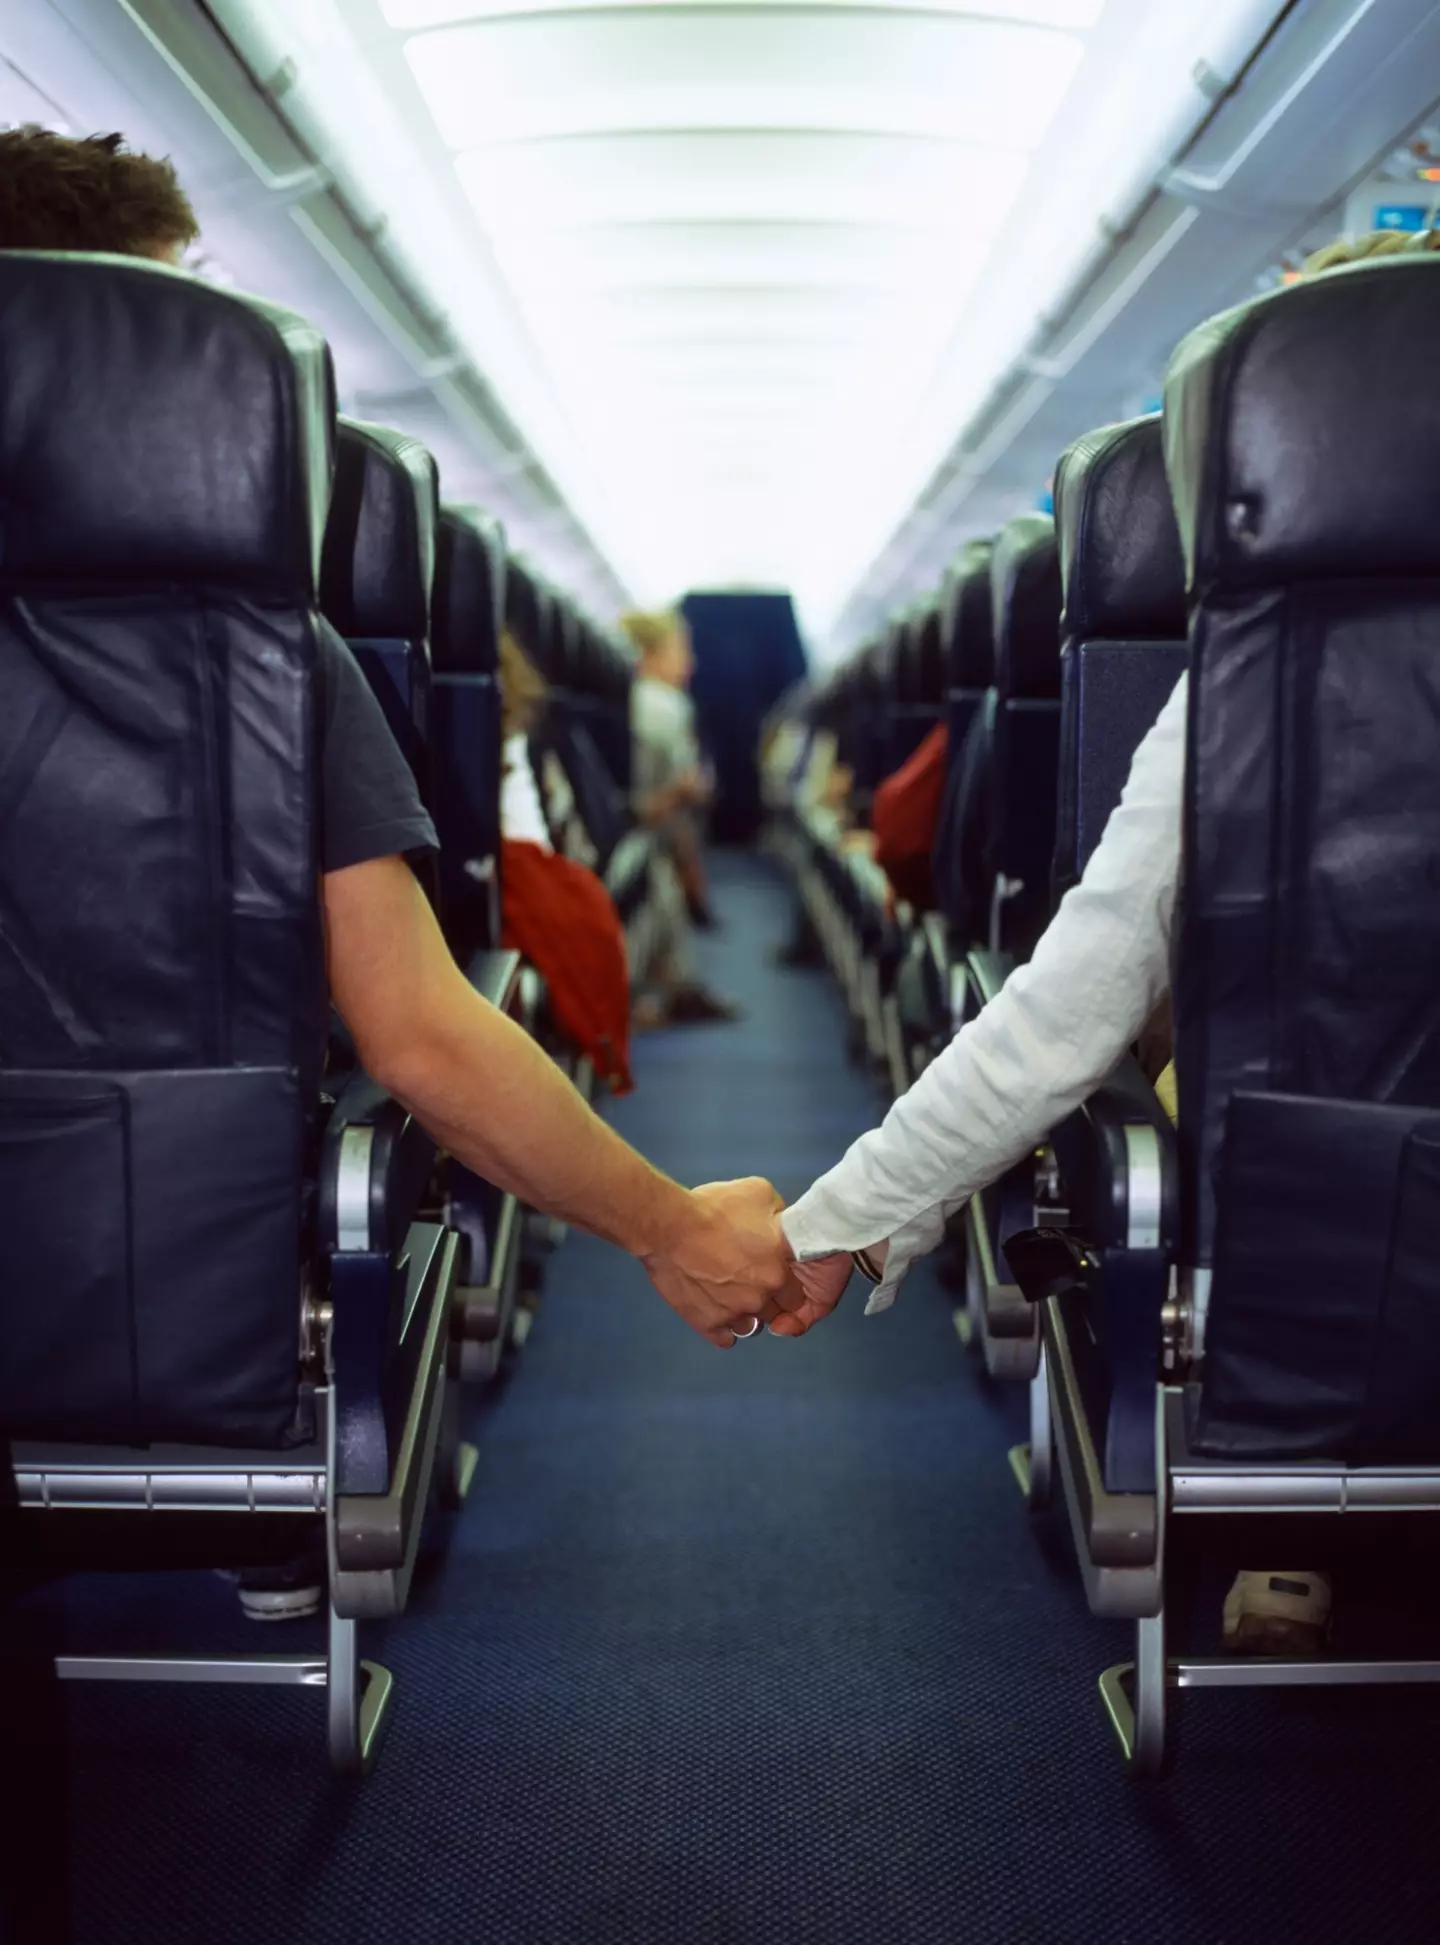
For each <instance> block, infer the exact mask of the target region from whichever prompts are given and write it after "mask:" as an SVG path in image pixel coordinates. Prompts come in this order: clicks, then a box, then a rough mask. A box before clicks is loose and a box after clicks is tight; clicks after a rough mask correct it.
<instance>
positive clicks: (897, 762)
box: [882, 598, 946, 781]
mask: <svg viewBox="0 0 1440 1945" xmlns="http://www.w3.org/2000/svg"><path fill="white" fill-rule="evenodd" d="M888 688H889V696H890V700H889V706H888V709H887V711H886V714H887V719H888V747H887V750H886V756H885V775H886V776H893V774H894V773H895V771H896V770H898V769H899V768H900V767H901V765H902V764H904V763H905V762H907V761H908V759H909V758H910V757H911V756H913V755H914V753H915V751H916V750H917V749H918V748H919V747H920V745H921V743H923V742H924V740H925V738H926V737H927V736H928V735H929V734H930V731H931V730H932V729H933V728H934V727H935V725H936V724H937V723H938V722H940V721H941V720H942V719H943V718H944V716H945V704H946V680H945V654H944V611H943V607H942V603H941V600H940V599H938V598H937V599H935V600H932V601H927V602H924V603H923V604H921V605H920V606H918V607H916V608H915V609H913V610H912V611H911V612H910V613H909V614H908V615H907V616H906V617H905V619H904V620H903V622H901V623H900V624H899V626H898V628H897V631H896V633H895V634H894V636H893V637H892V641H891V655H890V664H889V671H888ZM882 781H883V779H882Z"/></svg>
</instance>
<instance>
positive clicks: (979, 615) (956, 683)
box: [931, 540, 995, 943]
mask: <svg viewBox="0 0 1440 1945" xmlns="http://www.w3.org/2000/svg"><path fill="white" fill-rule="evenodd" d="M990 554H991V542H990V541H988V540H976V541H971V542H970V543H969V545H968V546H966V547H965V548H964V549H963V550H962V552H961V555H960V558H959V560H958V561H957V562H956V564H955V568H954V570H953V572H952V574H951V577H950V580H949V583H948V586H947V588H946V600H945V622H944V628H943V631H942V632H943V648H944V658H945V673H944V680H945V684H946V690H945V709H946V722H947V725H948V728H949V732H950V741H949V755H948V758H947V763H946V771H945V792H944V796H943V797H942V799H941V803H940V819H939V823H938V824H937V826H936V831H935V849H934V852H933V853H932V856H931V877H932V879H933V881H934V885H935V896H936V900H937V902H938V904H939V907H940V910H941V912H942V913H943V914H944V916H945V921H946V925H947V927H948V928H949V931H950V935H951V938H952V939H954V940H956V941H957V942H959V941H962V940H963V941H964V942H965V943H968V942H969V941H968V936H967V935H968V932H969V908H968V901H967V898H966V892H965V886H966V881H967V866H969V865H973V878H974V881H975V882H976V883H977V884H978V881H979V878H980V876H981V874H982V873H983V870H984V816H983V812H977V811H976V810H975V809H974V808H972V806H973V804H974V800H975V796H976V792H977V790H978V788H979V781H980V780H981V779H983V777H984V775H985V770H986V765H987V764H988V762H989V735H990V732H989V727H988V722H987V723H982V724H981V725H980V726H979V727H978V728H977V727H976V718H977V717H978V716H979V715H980V713H981V707H982V704H983V703H984V700H985V696H986V693H987V691H988V690H989V689H990V687H991V685H992V683H993V682H994V680H995V624H994V606H993V602H992V599H991V593H990ZM967 829H968V830H969V831H970V832H971V834H972V843H971V854H972V855H971V857H970V858H969V859H968V860H967V857H966V853H965V844H964V838H965V833H966V831H967ZM977 844H978V855H977V854H976V845H977Z"/></svg>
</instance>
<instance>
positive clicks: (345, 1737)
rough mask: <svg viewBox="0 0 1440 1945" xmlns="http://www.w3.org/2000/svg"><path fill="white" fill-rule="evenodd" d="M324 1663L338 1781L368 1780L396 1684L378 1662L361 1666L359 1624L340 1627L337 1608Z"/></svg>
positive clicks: (333, 1764) (346, 1623)
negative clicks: (359, 1778)
mask: <svg viewBox="0 0 1440 1945" xmlns="http://www.w3.org/2000/svg"><path fill="white" fill-rule="evenodd" d="M326 1661H327V1666H326V1681H325V1685H326V1689H327V1691H328V1692H327V1695H326V1705H327V1710H328V1716H329V1739H330V1767H331V1768H332V1769H333V1770H335V1771H336V1772H337V1774H340V1775H344V1776H364V1775H366V1774H367V1773H368V1771H369V1770H370V1768H371V1765H372V1764H373V1763H374V1761H375V1750H376V1746H377V1744H378V1742H379V1739H380V1733H381V1730H382V1729H383V1728H384V1726H385V1721H386V1718H387V1717H388V1715H389V1713H390V1698H391V1696H392V1694H393V1692H394V1688H395V1680H394V1677H393V1676H392V1675H391V1673H390V1670H389V1669H388V1668H382V1667H381V1666H380V1664H379V1663H378V1662H375V1661H361V1659H360V1646H359V1638H358V1636H357V1633H356V1626H355V1623H354V1622H353V1621H342V1620H341V1618H340V1616H339V1615H338V1614H337V1613H336V1612H335V1609H334V1608H333V1607H332V1608H331V1609H330V1638H329V1652H328V1655H327V1658H326Z"/></svg>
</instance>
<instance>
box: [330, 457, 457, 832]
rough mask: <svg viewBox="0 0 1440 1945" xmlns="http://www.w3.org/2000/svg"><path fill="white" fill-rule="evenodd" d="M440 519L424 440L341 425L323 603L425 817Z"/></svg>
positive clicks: (430, 788) (430, 799)
mask: <svg viewBox="0 0 1440 1945" xmlns="http://www.w3.org/2000/svg"><path fill="white" fill-rule="evenodd" d="M439 518H440V488H439V475H438V472H437V470H436V466H435V461H434V459H433V458H432V457H431V455H430V453H429V451H428V449H427V448H426V447H425V446H423V445H422V444H421V443H420V441H419V440H418V439H413V438H411V437H410V435H409V434H408V433H404V432H396V431H394V430H392V429H391V428H390V427H389V426H380V425H366V424H364V423H362V422H361V421H359V420H357V419H341V420H340V421H339V422H338V424H337V427H336V446H335V490H334V493H333V495H332V496H331V501H330V517H329V520H328V522H327V524H326V529H325V549H324V553H323V555H322V558H321V568H320V605H321V608H322V610H323V612H324V614H325V617H326V619H327V620H328V621H329V622H330V623H331V624H332V625H333V626H334V627H335V628H336V629H337V630H338V631H339V633H340V634H342V635H343V636H344V637H345V639H346V641H348V642H349V644H350V647H351V648H352V649H353V650H354V653H355V659H356V660H357V661H358V662H359V664H360V666H361V668H362V669H363V670H364V671H365V675H366V678H367V680H368V681H369V683H370V686H371V687H372V688H373V689H374V691H375V693H376V695H377V697H378V698H379V701H380V705H381V707H382V708H383V709H384V711H385V719H386V721H387V722H388V723H389V725H390V729H391V731H392V733H393V735H394V737H395V740H396V742H397V743H398V744H399V745H400V748H401V750H402V751H403V752H404V754H405V759H406V761H407V762H408V763H409V765H410V768H411V770H412V771H413V772H414V775H415V781H416V783H417V784H418V786H419V789H420V795H421V799H422V801H423V802H424V804H425V807H426V809H427V810H429V809H433V805H434V794H435V793H434V779H433V753H432V745H433V740H434V738H433V729H432V725H431V709H432V701H431V667H430V593H431V588H432V585H433V583H434V579H435V544H436V543H435V536H436V529H437V526H438V523H439Z"/></svg>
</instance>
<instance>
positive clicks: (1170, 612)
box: [1052, 414, 1188, 904]
mask: <svg viewBox="0 0 1440 1945" xmlns="http://www.w3.org/2000/svg"><path fill="white" fill-rule="evenodd" d="M1055 524H1056V531H1057V533H1058V535H1059V541H1060V577H1061V583H1062V586H1063V590H1064V604H1065V605H1064V610H1063V613H1062V615H1061V620H1060V637H1061V646H1060V667H1061V676H1060V681H1061V702H1060V774H1059V785H1058V789H1059V795H1058V800H1057V805H1056V828H1055V864H1054V874H1053V886H1052V903H1054V904H1058V903H1059V902H1060V900H1061V899H1062V898H1063V897H1064V895H1065V893H1066V892H1067V891H1068V890H1069V889H1070V887H1071V885H1073V884H1074V883H1076V881H1077V880H1078V879H1079V877H1080V876H1081V874H1082V872H1083V871H1084V869H1085V866H1086V864H1087V863H1088V862H1089V859H1090V854H1091V852H1092V851H1093V850H1094V849H1095V846H1096V845H1097V844H1098V843H1099V841H1100V837H1101V834H1102V832H1103V831H1104V829H1105V825H1106V823H1107V822H1108V821H1109V817H1110V813H1111V811H1112V810H1114V808H1115V806H1116V805H1117V804H1118V803H1119V801H1120V795H1121V792H1122V791H1123V789H1124V787H1125V780H1126V778H1127V777H1128V776H1129V774H1130V763H1131V759H1132V758H1133V756H1134V754H1135V751H1136V749H1137V748H1138V747H1139V745H1140V743H1141V742H1142V741H1143V739H1144V737H1145V735H1146V732H1147V731H1148V730H1149V729H1150V728H1151V726H1152V725H1153V724H1154V721H1155V718H1156V717H1157V716H1158V715H1159V713H1160V711H1161V709H1162V708H1163V707H1164V706H1165V702H1166V700H1167V699H1168V697H1169V695H1170V693H1171V691H1172V690H1173V689H1174V687H1175V684H1176V683H1177V682H1178V681H1179V679H1180V677H1181V675H1182V674H1183V672H1184V669H1185V665H1186V661H1187V659H1188V649H1187V646H1186V615H1185V565H1184V562H1183V561H1182V559H1181V556H1180V536H1179V533H1178V532H1177V531H1176V527H1175V512H1174V508H1173V507H1172V506H1171V504H1170V484H1169V481H1168V480H1167V478H1166V476H1165V449H1164V442H1163V439H1162V435H1161V427H1160V419H1159V416H1158V414H1157V415H1155V416H1153V417H1150V418H1143V419H1131V420H1129V421H1128V422H1127V423H1125V424H1123V425H1111V426H1105V427H1102V428H1101V429H1100V430H1099V431H1098V432H1091V433H1087V434H1086V435H1085V437H1084V438H1083V439H1078V440H1076V442H1075V444H1074V445H1073V446H1071V447H1070V448H1069V449H1068V451H1066V452H1065V453H1064V454H1063V455H1062V457H1061V460H1060V464H1059V465H1058V466H1057V467H1056V469H1055Z"/></svg>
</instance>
